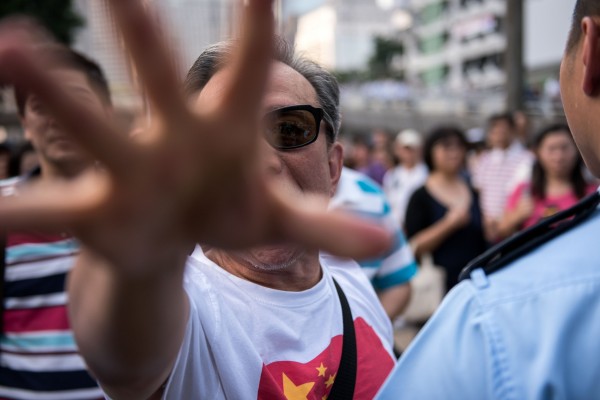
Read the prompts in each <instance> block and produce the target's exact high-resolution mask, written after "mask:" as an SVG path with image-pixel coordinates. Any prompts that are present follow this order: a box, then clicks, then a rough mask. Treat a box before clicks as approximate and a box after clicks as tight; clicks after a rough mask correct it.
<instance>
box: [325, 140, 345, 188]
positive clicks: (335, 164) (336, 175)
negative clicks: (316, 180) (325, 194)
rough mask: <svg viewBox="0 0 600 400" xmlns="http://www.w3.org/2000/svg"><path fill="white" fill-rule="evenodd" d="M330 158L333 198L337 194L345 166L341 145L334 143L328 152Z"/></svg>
mask: <svg viewBox="0 0 600 400" xmlns="http://www.w3.org/2000/svg"><path fill="white" fill-rule="evenodd" d="M328 153H329V154H328V158H329V176H330V178H331V193H330V194H329V195H330V196H331V197H333V195H334V194H335V191H336V189H337V185H338V182H339V181H340V176H342V166H343V164H344V148H343V147H342V145H341V143H339V142H335V143H333V144H332V145H331V146H330V148H329V152H328Z"/></svg>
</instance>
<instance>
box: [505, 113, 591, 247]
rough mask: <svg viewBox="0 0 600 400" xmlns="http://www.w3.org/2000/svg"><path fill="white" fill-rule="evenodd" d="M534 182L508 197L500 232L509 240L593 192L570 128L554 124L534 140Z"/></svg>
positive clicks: (521, 186) (516, 190)
mask: <svg viewBox="0 0 600 400" xmlns="http://www.w3.org/2000/svg"><path fill="white" fill-rule="evenodd" d="M534 151H535V153H536V161H535V162H534V165H533V169H532V172H531V180H530V181H527V182H524V183H521V184H520V185H518V186H517V187H516V188H515V190H514V191H513V193H512V194H511V195H510V196H509V198H508V200H507V203H506V211H505V213H504V217H503V218H502V220H501V221H500V224H499V226H498V231H499V233H500V235H501V236H502V237H508V236H510V235H512V234H513V233H515V232H517V231H519V230H520V229H523V228H527V227H530V226H532V225H534V224H535V223H537V222H538V221H539V220H540V219H542V218H544V217H548V216H550V215H552V214H555V213H556V212H558V211H561V210H565V209H567V208H569V207H571V206H572V205H573V204H575V203H577V202H578V201H579V200H580V199H581V198H582V197H584V196H585V195H587V194H589V193H591V192H593V191H594V186H592V185H590V184H588V183H587V182H586V180H585V178H584V176H583V168H584V167H583V161H582V159H581V156H580V155H579V152H578V151H577V147H576V146H575V142H574V141H573V138H572V136H571V131H570V130H569V127H568V126H567V125H562V124H558V125H552V126H549V127H547V128H545V129H543V130H542V131H541V132H540V133H539V134H538V135H537V137H536V138H535V142H534Z"/></svg>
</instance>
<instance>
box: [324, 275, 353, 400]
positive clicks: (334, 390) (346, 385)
mask: <svg viewBox="0 0 600 400" xmlns="http://www.w3.org/2000/svg"><path fill="white" fill-rule="evenodd" d="M333 283H334V285H335V289H336V290H337V293H338V297H339V298H340V304H341V306H342V317H343V321H344V339H343V342H342V357H341V359H340V366H339V368H338V371H337V374H336V376H335V381H334V382H333V386H332V387H331V391H330V392H329V396H328V397H327V398H328V399H329V400H352V398H353V397H354V387H355V386H356V366H357V361H356V360H357V357H356V332H355V331H354V321H353V319H352V311H351V310H350V305H349V304H348V299H346V295H345V294H344V291H343V290H342V288H341V287H340V285H339V284H338V283H337V282H336V280H335V279H334V280H333Z"/></svg>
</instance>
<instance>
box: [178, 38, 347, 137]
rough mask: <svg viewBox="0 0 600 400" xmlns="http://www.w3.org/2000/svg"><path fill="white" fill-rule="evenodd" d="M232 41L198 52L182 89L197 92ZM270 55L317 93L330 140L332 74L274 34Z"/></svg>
mask: <svg viewBox="0 0 600 400" xmlns="http://www.w3.org/2000/svg"><path fill="white" fill-rule="evenodd" d="M235 46H236V41H234V40H226V41H223V42H219V43H216V44H214V45H212V46H210V47H208V48H207V49H206V50H204V51H203V52H202V54H200V57H198V59H197V60H196V62H195V63H194V65H193V66H192V67H191V68H190V70H189V72H188V74H187V77H186V79H185V83H184V89H185V93H186V94H187V95H188V96H192V95H194V94H196V93H198V92H200V91H201V90H202V89H203V88H204V86H206V84H207V83H208V81H209V80H210V79H211V78H212V77H213V76H214V75H215V74H216V73H217V72H218V71H219V70H221V69H222V68H223V67H224V66H225V65H226V63H227V62H228V61H229V58H230V56H231V54H232V52H233V51H234V50H235ZM274 58H275V60H277V61H280V62H282V63H283V64H286V65H287V66H289V67H290V68H292V69H294V70H295V71H296V72H298V73H299V74H300V75H302V76H303V77H304V78H306V80H307V81H308V82H309V83H310V84H311V86H312V87H313V88H314V89H315V92H316V93H317V98H318V99H319V104H320V106H321V107H322V108H323V111H324V113H325V115H324V117H323V119H324V120H325V122H326V125H327V127H328V129H327V139H328V142H330V143H333V142H334V141H335V138H336V137H337V134H338V132H339V129H340V119H341V116H340V107H339V106H340V89H339V86H338V83H337V80H336V79H335V77H334V76H333V75H332V74H331V73H330V72H328V71H326V70H325V69H323V68H322V67H320V66H319V65H317V64H316V63H314V62H313V61H310V60H308V59H306V58H304V57H301V56H299V55H297V54H295V52H294V47H293V46H292V45H290V44H289V43H288V42H286V41H285V40H284V39H282V38H280V37H276V38H275V51H274Z"/></svg>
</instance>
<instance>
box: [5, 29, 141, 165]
mask: <svg viewBox="0 0 600 400" xmlns="http://www.w3.org/2000/svg"><path fill="white" fill-rule="evenodd" d="M44 61H46V62H57V60H48V59H44V54H43V52H42V51H39V50H37V51H36V50H34V49H33V45H32V43H30V42H28V41H27V40H24V38H23V36H21V35H19V34H18V33H16V32H2V34H0V81H2V82H3V83H12V84H14V85H15V86H16V87H19V88H21V89H23V90H24V91H26V92H28V93H35V94H36V95H37V96H39V97H40V99H41V101H42V102H43V103H44V106H45V107H46V108H47V109H48V110H49V112H50V114H51V115H52V117H53V118H55V119H56V120H57V121H58V122H59V124H60V125H61V127H62V128H64V129H65V132H66V133H68V134H69V135H70V136H71V137H72V138H73V139H74V140H76V141H77V142H78V143H79V144H80V145H81V146H82V147H83V148H84V149H85V150H87V151H88V152H89V153H90V154H92V155H93V156H94V157H95V158H97V159H98V160H99V161H101V162H102V163H103V164H104V166H106V168H108V169H109V170H111V171H115V172H121V173H123V171H126V170H127V169H128V166H129V165H130V164H131V159H132V157H134V153H135V152H134V147H133V145H132V143H130V142H129V140H128V139H127V137H126V135H125V134H123V133H121V132H120V131H119V130H118V129H117V128H116V127H115V126H114V125H113V124H112V122H111V121H110V120H109V119H108V118H107V117H106V115H101V113H100V112H99V111H98V110H93V109H91V108H89V107H86V106H84V105H83V104H81V102H78V101H77V100H75V99H74V98H73V96H72V95H71V94H70V93H68V92H67V91H66V90H65V89H64V88H65V87H67V86H68V82H64V81H61V82H57V81H56V79H55V78H53V77H52V76H51V74H50V73H49V72H48V68H50V69H51V66H48V65H44ZM58 62H59V64H58V67H59V68H60V61H58Z"/></svg>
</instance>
